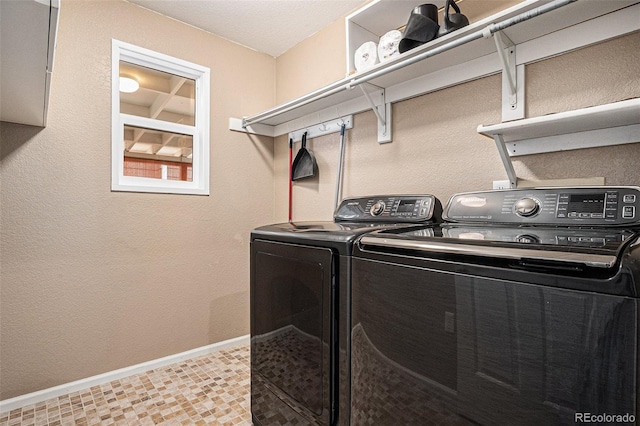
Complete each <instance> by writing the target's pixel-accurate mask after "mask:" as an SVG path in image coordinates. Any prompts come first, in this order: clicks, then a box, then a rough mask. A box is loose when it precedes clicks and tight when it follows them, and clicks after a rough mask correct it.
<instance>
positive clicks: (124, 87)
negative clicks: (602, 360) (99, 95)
mask: <svg viewBox="0 0 640 426" xmlns="http://www.w3.org/2000/svg"><path fill="white" fill-rule="evenodd" d="M139 88H140V84H139V83H138V82H137V81H135V80H134V79H133V78H130V77H123V76H120V91H121V92H124V93H133V92H135V91H137V90H138V89H139Z"/></svg>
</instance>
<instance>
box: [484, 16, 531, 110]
mask: <svg viewBox="0 0 640 426" xmlns="http://www.w3.org/2000/svg"><path fill="white" fill-rule="evenodd" d="M484 36H485V38H488V37H493V41H494V42H495V43H496V51H497V52H498V57H499V58H500V62H501V63H502V121H510V120H517V119H521V118H524V87H525V84H524V76H525V73H524V65H519V66H516V46H515V44H514V43H513V42H512V41H511V39H509V37H507V35H506V34H503V32H502V31H496V32H494V33H493V34H492V33H491V32H490V31H488V29H486V30H485V33H484Z"/></svg>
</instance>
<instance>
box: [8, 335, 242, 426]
mask: <svg viewBox="0 0 640 426" xmlns="http://www.w3.org/2000/svg"><path fill="white" fill-rule="evenodd" d="M250 387H251V383H250V370H249V345H243V346H237V347H234V348H228V349H225V350H221V351H219V352H215V353H212V354H209V355H206V356H202V357H198V358H193V359H189V360H186V361H183V362H179V363H175V364H171V365H168V366H166V367H162V368H157V369H155V370H151V371H148V372H146V373H142V374H137V375H133V376H129V377H125V378H123V379H120V380H114V381H112V382H110V383H106V384H103V385H99V386H94V387H92V388H89V389H86V390H83V391H79V392H73V393H70V394H67V395H63V396H60V397H58V398H52V399H50V400H47V401H44V402H40V403H38V404H34V405H29V406H26V407H23V408H19V409H16V410H13V411H9V412H7V413H0V426H14V425H34V426H44V425H51V426H56V425H118V426H119V425H158V424H161V425H251V414H250V409H251V408H250Z"/></svg>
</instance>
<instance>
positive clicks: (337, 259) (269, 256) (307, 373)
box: [250, 195, 442, 425]
mask: <svg viewBox="0 0 640 426" xmlns="http://www.w3.org/2000/svg"><path fill="white" fill-rule="evenodd" d="M441 210H442V207H441V205H440V203H439V201H438V200H437V199H436V198H435V197H433V196H431V195H409V196H407V195H403V196H373V197H363V198H352V199H346V200H344V201H343V202H342V203H341V204H340V206H339V208H338V209H337V211H336V213H335V216H334V219H335V221H334V222H298V223H281V224H275V225H268V226H263V227H260V228H257V229H255V230H254V231H253V232H252V233H251V281H250V282H251V284H250V286H251V414H252V419H253V422H254V423H255V424H257V425H284V424H318V425H334V424H342V425H345V424H348V423H349V406H350V404H349V377H350V375H349V367H350V362H349V345H350V338H349V329H350V298H351V293H350V286H351V283H350V278H351V252H352V247H353V244H354V241H355V240H356V239H357V238H358V237H359V236H361V235H363V234H365V233H367V232H371V231H374V230H380V229H394V228H398V227H400V226H402V225H407V224H412V223H413V224H416V223H430V222H432V221H433V220H434V219H437V218H439V217H440V214H441Z"/></svg>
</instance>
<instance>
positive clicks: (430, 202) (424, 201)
mask: <svg viewBox="0 0 640 426" xmlns="http://www.w3.org/2000/svg"><path fill="white" fill-rule="evenodd" d="M441 211H442V206H441V204H440V202H439V201H438V200H437V199H436V198H435V197H434V196H433V195H377V196H371V197H357V198H347V199H344V200H343V201H342V203H340V206H339V207H338V209H337V210H336V212H335V214H334V216H333V217H334V219H335V220H336V221H349V222H397V223H419V222H430V221H434V222H436V221H439V220H440V214H441Z"/></svg>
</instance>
